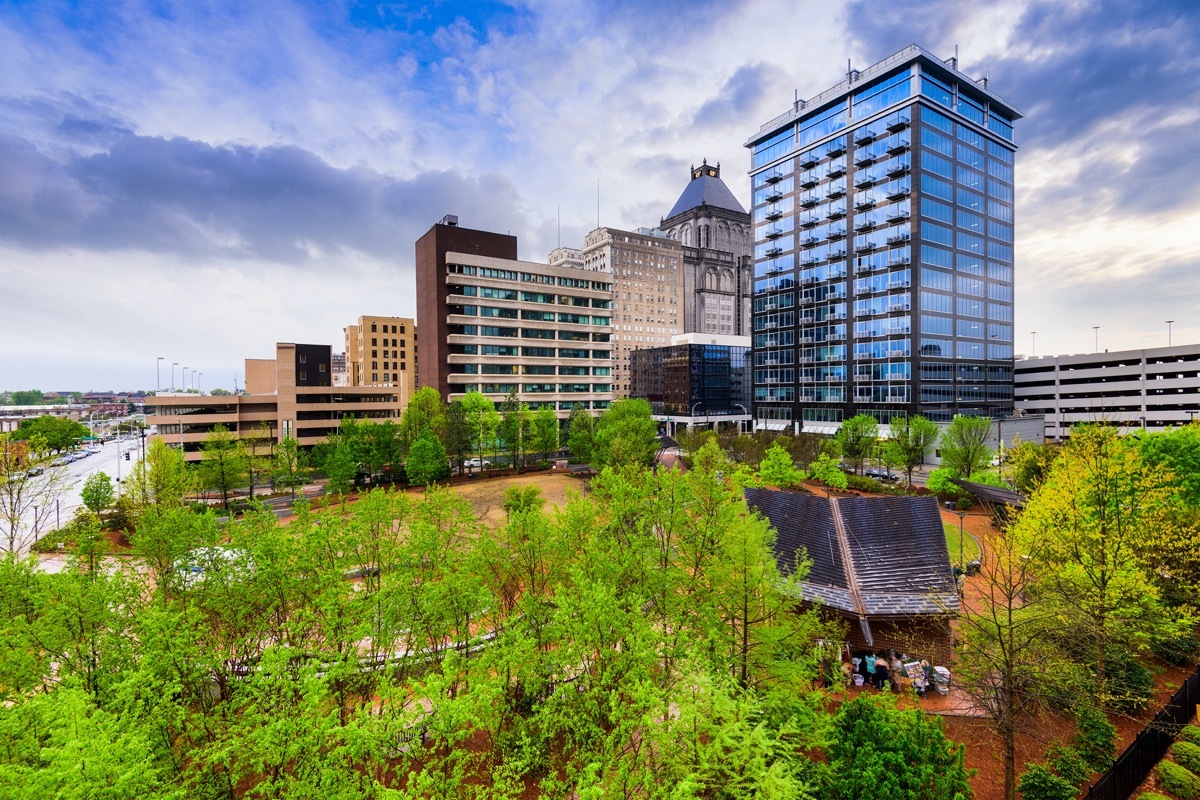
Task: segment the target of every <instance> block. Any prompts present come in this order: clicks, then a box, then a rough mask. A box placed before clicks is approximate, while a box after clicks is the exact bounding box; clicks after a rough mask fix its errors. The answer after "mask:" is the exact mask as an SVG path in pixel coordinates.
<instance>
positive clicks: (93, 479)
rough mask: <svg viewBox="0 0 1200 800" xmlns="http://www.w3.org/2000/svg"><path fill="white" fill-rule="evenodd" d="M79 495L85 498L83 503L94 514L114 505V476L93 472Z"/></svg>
mask: <svg viewBox="0 0 1200 800" xmlns="http://www.w3.org/2000/svg"><path fill="white" fill-rule="evenodd" d="M79 497H80V499H82V500H83V504H84V505H85V506H87V508H88V510H89V511H91V512H92V513H93V514H99V513H100V512H102V511H104V510H105V509H106V508H108V507H109V506H111V505H112V502H113V499H114V497H115V495H114V494H113V485H112V478H110V477H108V475H106V474H104V473H103V472H96V473H93V474H92V475H90V476H88V479H87V480H86V481H84V482H83V488H82V489H81V490H80V492H79Z"/></svg>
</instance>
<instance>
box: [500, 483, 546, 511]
mask: <svg viewBox="0 0 1200 800" xmlns="http://www.w3.org/2000/svg"><path fill="white" fill-rule="evenodd" d="M545 502H546V501H545V500H544V499H542V490H541V489H539V488H538V487H537V486H535V485H529V486H509V487H508V488H507V489H505V490H504V502H503V505H504V513H506V514H507V515H508V516H509V517H510V518H511V517H512V516H513V515H514V514H524V513H526V512H529V511H537V510H539V509H541V507H542V506H543V505H544V504H545Z"/></svg>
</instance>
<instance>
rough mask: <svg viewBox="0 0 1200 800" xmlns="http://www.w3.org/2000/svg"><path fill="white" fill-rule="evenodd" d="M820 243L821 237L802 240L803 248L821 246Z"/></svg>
mask: <svg viewBox="0 0 1200 800" xmlns="http://www.w3.org/2000/svg"><path fill="white" fill-rule="evenodd" d="M820 243H821V237H820V236H808V237H806V238H804V239H801V240H800V246H801V247H812V246H813V245H815V244H820Z"/></svg>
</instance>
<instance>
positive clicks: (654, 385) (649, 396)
mask: <svg viewBox="0 0 1200 800" xmlns="http://www.w3.org/2000/svg"><path fill="white" fill-rule="evenodd" d="M630 397H641V398H645V399H646V400H648V401H649V402H650V406H651V407H652V408H653V410H654V413H655V414H671V415H678V416H681V417H689V416H712V417H721V416H734V415H744V414H748V413H749V412H750V403H751V401H750V348H748V347H734V346H730V345H716V344H675V345H670V346H668V347H654V348H649V349H646V350H635V351H634V352H633V353H632V354H631V355H630ZM693 409H694V410H695V413H694V414H693V413H692V411H693Z"/></svg>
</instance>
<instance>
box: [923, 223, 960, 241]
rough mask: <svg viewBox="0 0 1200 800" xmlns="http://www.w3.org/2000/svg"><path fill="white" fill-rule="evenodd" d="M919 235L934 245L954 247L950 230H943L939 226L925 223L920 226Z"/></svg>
mask: <svg viewBox="0 0 1200 800" xmlns="http://www.w3.org/2000/svg"><path fill="white" fill-rule="evenodd" d="M921 235H922V237H923V238H925V239H928V240H929V241H931V242H935V243H936V244H943V245H945V246H947V247H951V246H953V245H954V231H953V230H951V229H950V228H943V227H942V226H941V225H934V224H933V223H926V224H924V225H922V226H921Z"/></svg>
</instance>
